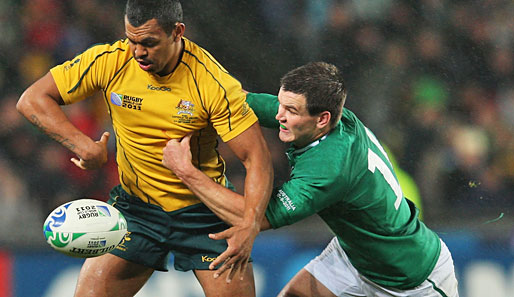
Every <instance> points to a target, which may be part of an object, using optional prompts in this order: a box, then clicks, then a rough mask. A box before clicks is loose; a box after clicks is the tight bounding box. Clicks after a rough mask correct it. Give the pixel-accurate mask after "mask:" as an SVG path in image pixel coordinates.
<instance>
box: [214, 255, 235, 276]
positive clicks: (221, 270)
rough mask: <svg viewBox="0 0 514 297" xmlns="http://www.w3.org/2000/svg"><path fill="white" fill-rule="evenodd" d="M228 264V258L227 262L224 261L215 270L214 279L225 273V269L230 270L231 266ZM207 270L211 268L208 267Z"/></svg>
mask: <svg viewBox="0 0 514 297" xmlns="http://www.w3.org/2000/svg"><path fill="white" fill-rule="evenodd" d="M229 262H230V258H229V259H228V260H227V261H225V262H224V263H223V264H222V265H221V266H220V267H219V268H218V269H216V272H214V278H218V277H219V276H220V275H222V274H223V273H224V272H225V271H227V269H230V265H231V264H229ZM211 265H212V264H211ZM209 268H211V267H210V266H209Z"/></svg>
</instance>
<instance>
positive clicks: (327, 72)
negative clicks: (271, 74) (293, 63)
mask: <svg viewBox="0 0 514 297" xmlns="http://www.w3.org/2000/svg"><path fill="white" fill-rule="evenodd" d="M280 86H281V88H282V89H283V90H284V91H288V92H293V93H295V94H299V95H303V96H305V99H306V101H307V111H308V112H309V114H310V115H317V114H319V113H321V112H323V111H328V112H330V115H331V119H330V127H331V128H333V127H335V126H336V124H337V122H339V120H340V119H341V114H342V112H343V106H344V102H345V100H346V88H345V84H344V81H343V77H342V76H341V74H340V72H339V69H337V67H336V66H334V65H332V64H329V63H325V62H311V63H309V64H306V65H303V66H300V67H298V68H295V69H293V70H291V71H289V72H288V73H286V74H285V75H284V76H283V77H282V79H281V80H280Z"/></svg>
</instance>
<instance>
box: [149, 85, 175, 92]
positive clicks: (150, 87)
mask: <svg viewBox="0 0 514 297" xmlns="http://www.w3.org/2000/svg"><path fill="white" fill-rule="evenodd" d="M146 88H147V89H148V90H150V91H163V92H171V88H168V87H165V86H160V87H157V86H152V85H151V84H148V85H147V87H146Z"/></svg>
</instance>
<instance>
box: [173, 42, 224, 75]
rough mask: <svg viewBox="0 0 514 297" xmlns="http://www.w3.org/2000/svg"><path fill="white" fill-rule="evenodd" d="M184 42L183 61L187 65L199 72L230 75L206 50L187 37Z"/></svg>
mask: <svg viewBox="0 0 514 297" xmlns="http://www.w3.org/2000/svg"><path fill="white" fill-rule="evenodd" d="M183 40H184V54H183V57H182V61H183V62H184V63H185V64H188V66H189V67H195V68H196V69H197V70H198V71H202V70H203V71H207V72H210V73H213V74H214V73H224V74H228V71H227V70H226V69H225V68H224V67H223V66H222V65H221V64H220V63H219V62H218V61H217V60H216V58H214V56H213V55H212V54H211V53H209V52H208V51H207V50H206V49H204V48H203V47H201V46H200V45H198V44H196V43H195V42H193V41H191V40H189V39H187V38H185V37H184V38H183ZM196 66H197V67H196Z"/></svg>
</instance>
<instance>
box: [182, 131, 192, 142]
mask: <svg viewBox="0 0 514 297" xmlns="http://www.w3.org/2000/svg"><path fill="white" fill-rule="evenodd" d="M192 136H193V132H189V133H187V134H186V136H184V137H182V140H181V141H180V142H181V143H182V144H184V145H185V144H187V145H189V142H190V141H191V137H192Z"/></svg>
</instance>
